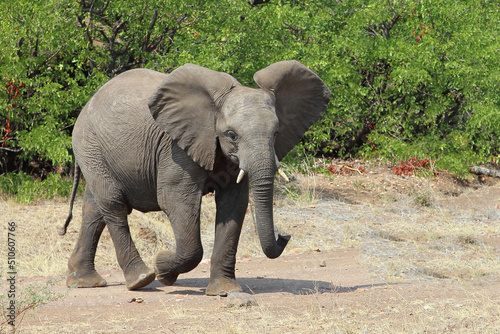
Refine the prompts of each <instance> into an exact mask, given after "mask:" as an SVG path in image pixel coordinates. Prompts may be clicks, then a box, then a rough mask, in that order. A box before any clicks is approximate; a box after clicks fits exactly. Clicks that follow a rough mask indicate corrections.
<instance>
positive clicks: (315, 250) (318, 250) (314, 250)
mask: <svg viewBox="0 0 500 334" xmlns="http://www.w3.org/2000/svg"><path fill="white" fill-rule="evenodd" d="M313 252H316V253H319V252H321V249H319V248H315V249H313Z"/></svg>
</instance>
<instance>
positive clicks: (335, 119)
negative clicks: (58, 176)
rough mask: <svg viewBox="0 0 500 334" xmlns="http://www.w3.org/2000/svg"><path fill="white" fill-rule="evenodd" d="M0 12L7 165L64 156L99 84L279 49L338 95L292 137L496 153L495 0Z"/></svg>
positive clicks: (417, 151)
mask: <svg viewBox="0 0 500 334" xmlns="http://www.w3.org/2000/svg"><path fill="white" fill-rule="evenodd" d="M0 18H1V20H0V31H1V34H0V41H1V42H2V45H3V49H2V52H1V53H0V132H1V138H0V173H2V174H4V173H7V172H12V171H16V172H18V171H21V170H24V171H26V172H29V173H30V174H33V175H38V176H40V175H44V174H46V173H47V172H49V173H50V172H53V171H54V170H55V169H56V168H59V169H60V168H67V166H68V165H69V164H70V163H71V162H72V155H71V130H72V125H73V123H74V121H75V119H76V117H77V115H78V113H79V111H80V110H81V108H83V106H84V104H85V103H86V101H87V100H88V99H89V98H90V96H91V95H92V94H93V93H94V92H95V91H96V90H97V89H98V87H100V86H101V85H102V84H103V83H104V82H105V81H107V80H108V79H109V78H111V77H113V76H115V75H117V74H119V73H121V72H123V71H126V70H128V69H131V68H135V67H146V68H151V69H155V70H158V71H165V72H169V71H171V70H172V69H174V68H176V67H178V66H180V65H182V64H184V63H186V62H191V63H195V64H199V65H202V66H206V67H209V68H212V69H214V70H219V71H224V72H227V73H230V74H232V75H233V76H235V77H236V78H237V79H238V80H239V81H240V82H241V83H242V84H245V85H254V83H253V79H252V77H253V74H254V73H255V72H256V71H257V70H259V69H261V68H263V67H265V66H267V65H269V64H271V63H273V62H277V61H281V60H287V59H296V60H299V61H301V62H302V63H304V64H305V65H306V66H308V67H309V68H311V69H312V70H314V71H315V72H316V73H317V74H318V75H319V76H320V77H321V78H322V79H323V80H324V81H325V83H326V84H327V85H328V86H329V87H330V89H331V90H332V92H333V95H332V100H331V103H330V106H329V108H328V110H327V113H326V116H325V117H324V118H323V119H322V120H321V121H320V122H318V123H317V124H316V125H315V126H313V127H312V128H311V130H310V131H309V132H308V133H307V135H306V136H305V139H304V140H303V141H302V142H301V144H300V149H301V150H303V151H304V150H305V151H307V152H309V153H315V154H324V155H330V156H337V157H345V156H361V157H366V158H372V157H379V158H386V159H389V160H393V161H399V160H405V159H407V158H408V157H410V156H415V157H418V158H421V159H423V158H429V159H432V160H435V161H436V164H437V166H438V167H439V168H445V169H448V170H450V171H453V172H455V173H464V172H466V171H467V169H468V165H469V164H474V163H480V162H481V161H486V160H488V159H490V158H491V157H498V156H499V155H500V142H499V138H500V117H498V114H499V108H500V80H499V79H500V68H499V67H500V52H498V50H499V48H500V42H499V34H500V27H499V25H500V23H499V22H500V9H499V7H498V4H497V3H496V2H495V1H488V0H471V1H454V2H449V1H445V0H433V1H430V0H426V1H419V2H415V1H397V2H396V1H386V0H384V1H382V0H370V1H366V0H352V1H330V0H328V1H327V0H318V1H307V0H289V1H287V0H282V1H277V0H276V1H274V0H271V1H264V2H262V1H255V2H250V3H249V2H247V1H243V0H241V1H217V2H209V1H189V2H187V1H184V0H173V1H167V2H165V1H160V0H149V1H145V0H138V1H129V0H124V1H119V2H116V1H104V0H97V1H90V0H79V1H69V2H68V1H61V0H48V1H28V0H18V1H15V2H12V3H10V4H9V6H1V7H0ZM32 162H34V163H35V164H36V165H37V166H39V167H38V169H37V170H32V169H30V168H31V167H29V166H32V165H33V164H32Z"/></svg>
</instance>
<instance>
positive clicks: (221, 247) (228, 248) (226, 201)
mask: <svg viewBox="0 0 500 334" xmlns="http://www.w3.org/2000/svg"><path fill="white" fill-rule="evenodd" d="M215 202H216V206H217V214H216V218H215V240H214V250H213V253H212V259H211V269H210V283H209V285H208V287H207V289H206V291H205V293H206V294H207V295H209V296H214V295H218V294H220V293H221V292H222V291H225V292H230V291H232V290H238V291H241V287H240V285H239V284H238V282H236V277H235V274H234V269H235V264H236V251H237V249H238V241H239V239H240V233H241V226H242V225H243V220H244V218H245V213H246V210H247V206H248V178H247V177H245V178H244V179H243V180H242V182H240V183H239V184H236V183H232V184H230V185H229V186H227V187H226V188H222V189H220V190H219V191H216V194H215Z"/></svg>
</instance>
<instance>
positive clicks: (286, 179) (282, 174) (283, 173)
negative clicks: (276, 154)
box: [278, 168, 290, 182]
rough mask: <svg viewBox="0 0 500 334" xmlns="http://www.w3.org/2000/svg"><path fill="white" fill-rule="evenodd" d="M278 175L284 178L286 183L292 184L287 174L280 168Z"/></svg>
mask: <svg viewBox="0 0 500 334" xmlns="http://www.w3.org/2000/svg"><path fill="white" fill-rule="evenodd" d="M278 173H279V174H280V175H281V177H282V178H283V180H285V181H286V182H290V179H289V178H288V176H286V174H285V172H284V171H283V169H281V168H278Z"/></svg>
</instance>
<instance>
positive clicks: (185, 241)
mask: <svg viewBox="0 0 500 334" xmlns="http://www.w3.org/2000/svg"><path fill="white" fill-rule="evenodd" d="M174 198H175V199H174ZM179 198H181V199H182V202H179ZM166 202H167V203H168V205H167V206H166V208H165V209H164V212H165V213H166V214H167V216H168V218H169V219H170V222H171V224H172V229H173V230H174V235H175V246H176V249H175V253H174V252H172V251H168V250H163V251H160V252H158V254H156V257H155V261H154V263H155V272H156V279H157V280H158V281H160V282H161V283H163V284H165V285H172V284H174V283H175V281H176V280H177V276H179V274H182V273H186V272H188V271H191V270H193V269H194V268H195V267H196V266H197V265H198V264H199V263H200V261H201V259H202V258H203V247H202V244H201V238H200V206H201V192H199V193H196V194H190V195H189V196H187V197H186V196H185V194H183V193H182V191H179V192H178V193H177V194H176V193H175V192H172V193H170V194H169V195H167V201H166Z"/></svg>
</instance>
